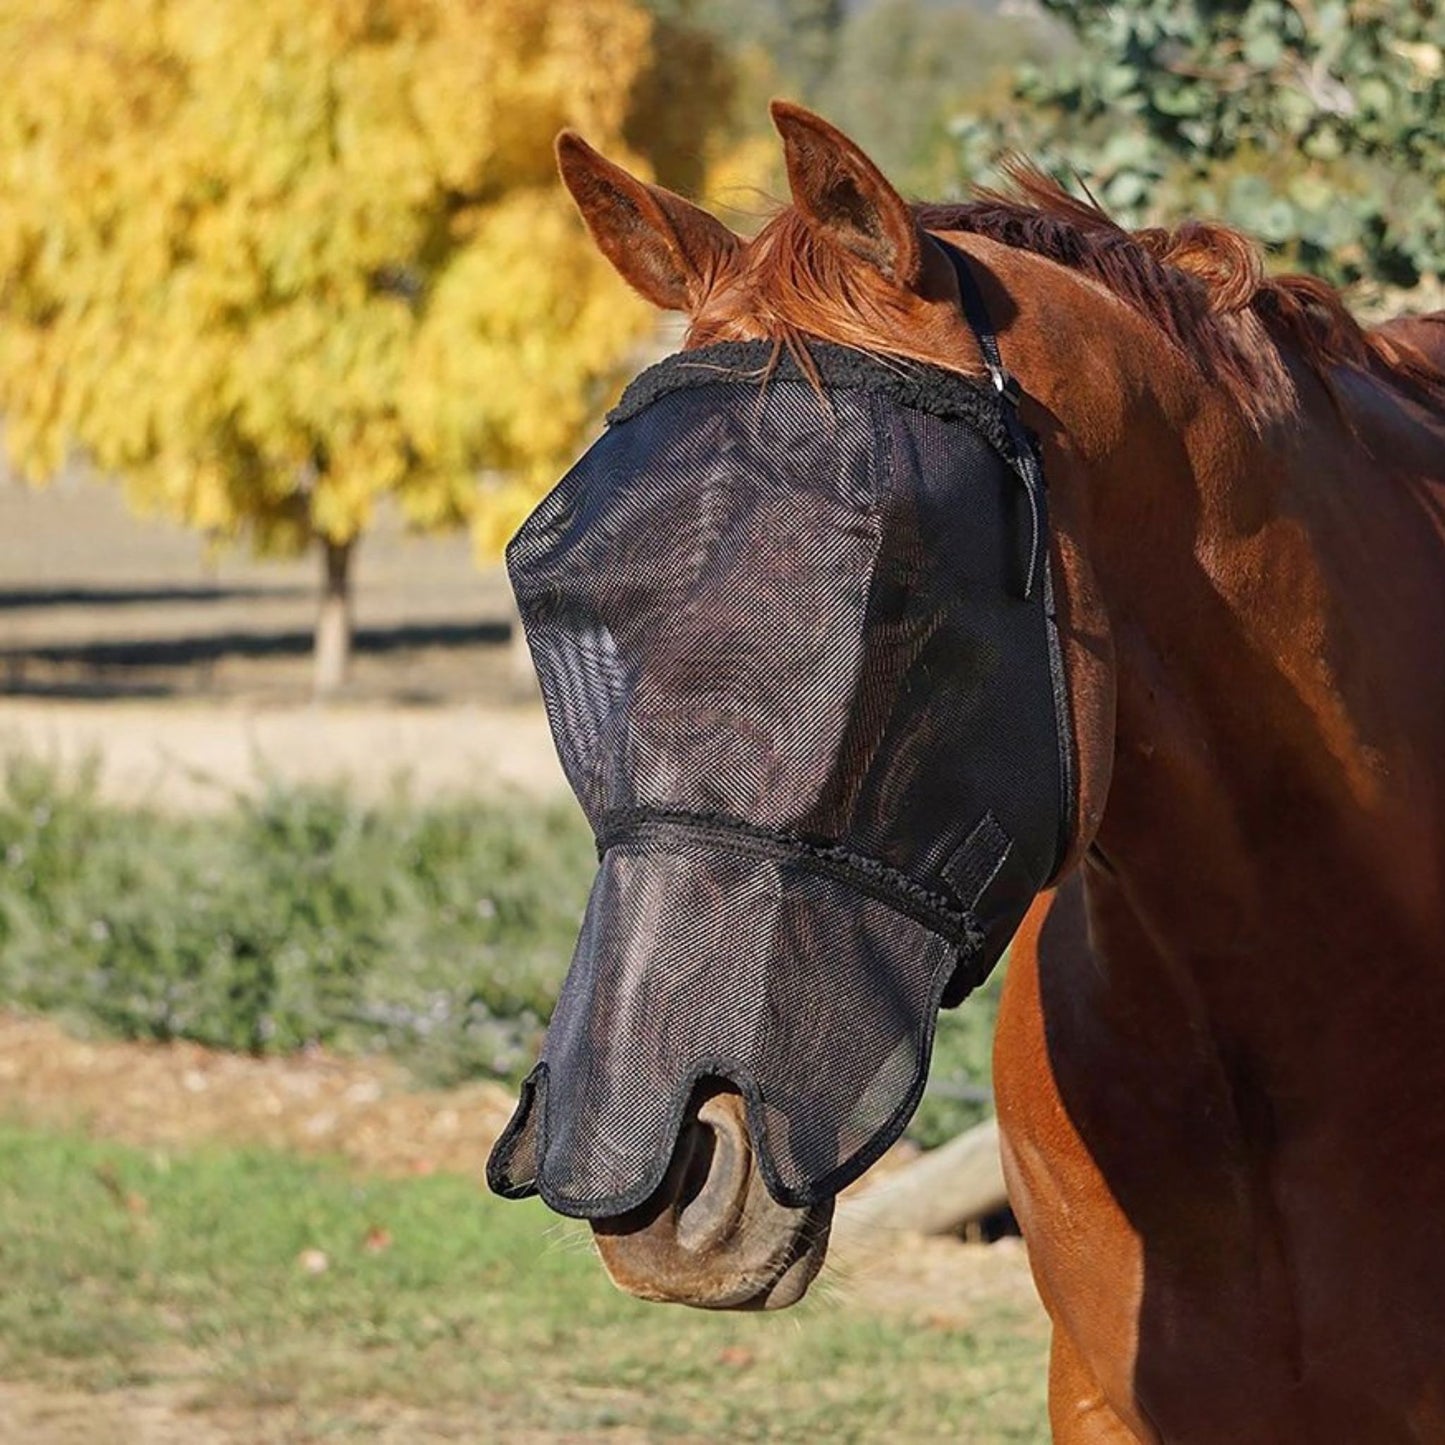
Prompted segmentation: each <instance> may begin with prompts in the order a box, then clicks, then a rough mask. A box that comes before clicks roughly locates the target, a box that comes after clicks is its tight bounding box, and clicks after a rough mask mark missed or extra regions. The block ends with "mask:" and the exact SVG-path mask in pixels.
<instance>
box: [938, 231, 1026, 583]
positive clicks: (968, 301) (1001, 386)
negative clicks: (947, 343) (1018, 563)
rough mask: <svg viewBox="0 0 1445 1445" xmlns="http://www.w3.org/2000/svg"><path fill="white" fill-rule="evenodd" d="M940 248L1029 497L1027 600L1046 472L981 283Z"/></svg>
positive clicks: (955, 254) (954, 254) (958, 255)
mask: <svg viewBox="0 0 1445 1445" xmlns="http://www.w3.org/2000/svg"><path fill="white" fill-rule="evenodd" d="M935 239H936V238H935ZM938 244H939V245H940V246H942V247H943V252H944V254H945V255H946V256H947V257H948V259H949V260H950V261H951V262H952V263H953V269H954V273H955V274H956V275H957V277H958V294H959V295H960V297H962V299H963V314H964V318H965V320H967V322H968V324H969V327H970V329H971V330H972V331H973V335H974V339H975V340H976V341H977V342H978V349H979V350H980V351H981V352H982V353H983V364H984V365H985V366H986V367H987V368H988V374H989V377H990V379H991V380H992V381H993V385H994V390H995V391H997V392H998V395H999V400H1000V402H1001V403H1002V406H1001V410H1002V412H1003V419H1004V426H1005V427H1006V428H1007V430H1008V436H1009V443H1010V444H1011V446H1012V447H1013V452H1014V465H1015V467H1016V468H1017V470H1018V474H1019V477H1020V479H1021V480H1022V481H1023V484H1024V492H1025V494H1026V495H1027V497H1028V503H1029V524H1030V528H1031V534H1030V537H1029V555H1028V563H1027V565H1026V567H1025V570H1024V596H1025V597H1032V596H1033V594H1034V586H1035V583H1036V582H1037V581H1038V576H1039V572H1040V570H1041V566H1040V563H1041V559H1040V557H1039V549H1040V547H1042V546H1046V545H1047V542H1046V541H1045V522H1044V505H1045V504H1044V472H1043V467H1042V465H1041V464H1040V462H1039V454H1038V450H1037V448H1036V447H1035V446H1034V439H1033V437H1032V436H1031V435H1030V434H1029V430H1028V428H1027V427H1026V426H1024V424H1023V419H1022V418H1021V417H1020V416H1019V398H1020V397H1021V396H1022V395H1023V391H1022V389H1021V388H1020V386H1019V384H1018V381H1017V380H1016V379H1015V378H1014V375H1013V373H1012V372H1010V371H1009V369H1008V367H1006V366H1005V365H1004V364H1003V353H1002V352H1001V351H1000V350H999V349H998V336H997V334H996V333H995V331H994V329H993V323H992V322H991V321H990V320H989V319H988V307H987V306H986V305H985V304H984V299H983V292H982V291H980V290H979V286H978V282H977V281H976V280H975V279H974V275H973V272H972V271H971V270H970V269H969V265H968V261H967V260H966V259H965V258H964V255H963V252H962V251H960V250H958V249H957V248H956V247H954V246H950V245H949V244H948V243H947V242H946V241H939V242H938ZM1042 570H1043V572H1044V577H1045V583H1044V585H1045V587H1047V586H1048V580H1047V579H1048V570H1047V568H1043V569H1042ZM1050 610H1052V608H1050Z"/></svg>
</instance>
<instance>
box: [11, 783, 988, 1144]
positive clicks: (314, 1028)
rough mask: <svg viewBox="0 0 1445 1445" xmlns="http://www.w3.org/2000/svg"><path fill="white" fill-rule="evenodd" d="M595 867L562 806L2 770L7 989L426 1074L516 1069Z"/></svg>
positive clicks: (960, 1044) (953, 1112)
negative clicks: (136, 798)
mask: <svg viewBox="0 0 1445 1445" xmlns="http://www.w3.org/2000/svg"><path fill="white" fill-rule="evenodd" d="M595 865H596V859H595V855H594V853H593V849H592V842H591V839H590V837H589V836H588V833H587V830H586V827H585V825H584V823H583V821H582V818H581V816H580V814H579V813H578V811H577V809H576V808H575V807H572V806H570V805H558V804H553V805H544V804H540V803H537V802H533V801H530V800H525V799H521V798H502V799H500V800H490V801H486V802H483V801H479V800H461V801H457V802H452V803H432V804H427V805H421V804H418V803H416V802H414V801H412V800H410V799H408V798H407V797H406V796H405V794H404V792H402V791H400V790H398V791H397V793H396V794H395V796H394V797H392V798H391V799H390V800H389V801H387V802H384V803H381V804H367V803H362V802H360V801H358V800H357V799H356V798H354V797H353V796H351V795H349V794H348V793H347V792H346V791H345V790H343V789H339V788H317V787H309V788H304V787H303V788H298V787H280V786H276V787H273V788H271V789H270V790H269V791H268V792H266V793H265V794H264V795H263V796H261V797H260V798H258V799H256V800H248V801H238V802H237V803H236V804H235V806H234V807H233V808H232V809H230V810H229V811H227V812H223V813H221V814H220V815H218V816H211V817H176V816H173V815H168V814H161V813H155V812H148V811H144V810H129V809H120V808H116V807H113V806H110V805H107V804H106V803H104V802H103V801H101V800H100V799H99V797H98V796H97V794H96V790H95V786H94V777H93V776H91V775H87V774H85V773H82V774H81V775H80V776H79V777H77V778H71V779H64V778H62V777H60V776H59V775H58V774H57V773H56V771H55V770H54V769H53V768H52V767H50V766H48V765H46V764H45V763H43V762H41V761H38V760H37V759H34V758H29V757H26V756H24V755H19V756H12V757H10V758H9V759H7V760H6V761H5V762H4V763H3V766H0V1006H5V1005H8V1006H11V1007H16V1006H18V1007H21V1008H26V1009H31V1010H36V1011H40V1012H45V1013H50V1014H55V1015H58V1016H60V1017H61V1018H63V1019H64V1020H66V1021H67V1022H68V1023H69V1024H70V1025H71V1026H73V1027H78V1028H81V1029H96V1030H100V1031H103V1032H105V1033H107V1034H111V1035H114V1036H117V1037H121V1038H142V1039H168V1038H188V1039H193V1040H196V1041H197V1042H199V1043H203V1044H208V1045H211V1046H213V1047H217V1048H225V1049H241V1050H246V1051H250V1052H253V1053H258V1054H260V1053H273V1052H276V1053H279V1052H286V1051H290V1050H294V1049H297V1048H301V1047H303V1046H305V1045H307V1044H311V1043H322V1044H326V1045H328V1046H330V1047H333V1048H337V1049H341V1050H346V1051H351V1052H386V1053H388V1054H391V1055H393V1056H395V1057H397V1058H399V1059H401V1060H402V1062H404V1063H405V1064H407V1065H408V1066H409V1067H410V1068H411V1069H412V1071H413V1072H414V1073H415V1074H416V1075H417V1076H418V1077H419V1078H420V1079H421V1080H423V1081H424V1082H427V1083H432V1084H447V1083H453V1082H458V1081H460V1080H464V1079H469V1078H477V1077H490V1078H497V1079H501V1080H504V1081H508V1082H513V1083H515V1082H516V1081H517V1080H518V1079H520V1077H521V1076H522V1074H524V1073H525V1072H526V1070H527V1069H528V1068H529V1067H530V1066H531V1063H532V1060H533V1058H534V1057H535V1053H536V1048H537V1044H538V1042H539V1040H540V1037H541V1034H542V1030H543V1027H544V1025H545V1022H546V1020H547V1018H548V1016H549V1014H550V1011H551V1007H552V1001H553V999H554V998H555V996H556V991H557V988H558V986H559V985H560V983H561V980H562V975H563V973H564V971H565V969H566V965H567V961H568V959H569V958H570V956H571V952H572V945H573V942H574V940H575V937H576V932H577V927H578V924H579V922H580V919H581V915H582V909H583V905H584V903H585V900H586V896H587V889H588V886H589V883H590V880H591V877H592V873H593V870H594V868H595ZM996 1000H997V991H996V988H995V987H993V986H990V987H988V988H985V989H984V990H982V991H981V992H980V993H979V994H978V995H977V996H975V998H973V999H970V1000H969V1002H968V1003H967V1004H966V1005H965V1006H964V1007H963V1008H961V1009H958V1010H956V1011H951V1012H949V1013H946V1014H944V1016H943V1018H942V1019H941V1021H940V1026H939V1032H938V1039H937V1043H936V1048H935V1058H934V1069H933V1078H932V1082H931V1084H930V1088H929V1092H928V1094H927V1095H926V1096H925V1099H924V1102H923V1105H922V1107H921V1108H920V1110H919V1112H918V1115H917V1117H916V1119H915V1121H914V1124H913V1126H912V1129H911V1132H912V1133H913V1136H914V1137H915V1138H916V1139H918V1140H919V1142H921V1143H924V1144H935V1143H938V1142H941V1141H942V1140H943V1139H946V1138H948V1137H949V1136H950V1135H951V1134H953V1133H956V1132H957V1131H958V1130H960V1129H962V1128H964V1127H966V1126H967V1125H969V1124H971V1123H974V1122H976V1121H977V1120H978V1119H980V1118H981V1117H983V1116H984V1115H985V1114H986V1113H987V1112H988V1111H989V1107H990V1105H989V1097H988V1088H987V1085H988V1080H989V1047H990V1038H991V1035H992V1031H993V1020H994V1015H995V1012H996V1008H997V1001H996Z"/></svg>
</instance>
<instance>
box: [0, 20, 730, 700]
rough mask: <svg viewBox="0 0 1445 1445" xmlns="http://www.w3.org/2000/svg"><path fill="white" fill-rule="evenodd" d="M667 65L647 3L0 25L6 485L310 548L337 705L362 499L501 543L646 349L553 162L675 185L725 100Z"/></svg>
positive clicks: (692, 175)
mask: <svg viewBox="0 0 1445 1445" xmlns="http://www.w3.org/2000/svg"><path fill="white" fill-rule="evenodd" d="M667 49H668V47H667V45H665V44H664V43H663V37H661V36H660V35H659V33H658V26H657V22H655V21H654V20H653V19H651V18H650V17H649V16H648V15H647V13H646V12H645V11H644V10H642V9H641V8H640V6H639V4H638V3H636V0H305V3H297V0H0V95H3V96H4V101H3V103H0V411H3V414H4V418H5V430H6V440H7V443H8V447H9V450H10V452H11V456H12V460H13V461H14V463H15V464H16V465H17V466H18V467H19V469H20V470H21V471H22V473H23V474H25V475H26V476H28V477H30V478H31V479H32V480H36V481H43V480H44V479H45V478H46V477H47V476H49V475H51V474H52V473H53V472H54V471H55V470H56V469H57V468H58V467H59V466H60V465H61V463H62V462H63V460H64V458H65V456H66V455H67V453H68V452H69V451H70V450H71V449H78V450H80V451H81V452H83V453H85V454H86V455H88V456H90V457H91V458H93V460H94V462H95V463H96V465H97V466H98V467H99V468H100V469H101V470H102V471H105V472H108V473H112V474H114V475H116V476H118V477H120V478H122V479H123V481H124V484H125V486H126V489H127V492H128V495H129V497H130V499H131V501H132V502H133V504H134V505H136V506H138V507H141V508H147V509H152V510H160V511H165V512H168V513H170V514H172V515H175V516H177V517H179V518H181V519H182V520H184V521H185V522H187V523H189V524H191V525H192V526H195V527H197V528H199V529H201V530H202V531H204V532H205V533H207V534H208V535H210V536H212V537H214V538H216V539H219V540H228V539H232V538H237V537H241V536H248V537H249V538H250V539H251V540H252V541H253V542H254V543H255V544H256V545H257V546H258V547H260V548H261V549H262V550H264V551H295V550H298V549H300V548H303V547H306V546H308V545H311V544H313V543H315V544H317V545H318V547H319V550H320V552H321V554H322V557H323V579H324V589H325V590H324V594H323V596H324V601H323V606H322V612H321V623H320V624H319V626H318V632H317V683H318V689H319V690H321V691H328V690H330V689H332V688H334V687H335V685H336V684H337V683H338V682H339V680H340V678H341V676H342V673H343V671H344V668H345V662H346V654H347V650H348V647H349V639H350V622H349V575H350V560H351V557H352V553H353V548H354V543H355V540H356V538H357V537H358V536H359V535H360V534H361V533H362V532H363V531H364V530H365V528H366V526H367V524H368V522H369V521H370V519H371V516H372V513H373V510H374V508H375V506H376V504H377V501H378V499H379V498H381V497H382V496H383V495H387V494H390V495H393V496H395V497H396V498H397V500H398V502H399V503H400V505H401V507H402V508H403V510H404V512H405V514H406V516H407V517H408V519H409V520H410V521H411V522H412V523H413V524H415V525H417V526H419V527H423V528H437V527H446V526H455V525H461V524H463V523H467V522H470V523H471V524H472V525H473V526H475V527H476V528H477V529H478V531H479V534H480V535H481V537H482V538H483V541H484V543H486V542H490V544H491V545H492V546H496V545H499V543H500V541H502V540H504V539H505V537H506V536H507V535H508V534H509V533H510V531H511V530H512V528H513V526H514V525H515V524H516V522H517V521H519V520H520V519H521V517H522V516H523V515H524V514H525V512H526V511H527V510H528V508H529V507H530V506H531V504H532V503H533V501H534V500H535V498H536V496H537V495H538V490H539V488H540V487H541V486H542V485H543V483H544V482H545V481H546V480H547V479H549V478H550V477H552V476H553V475H554V474H555V473H556V471H557V470H558V468H559V467H560V466H561V465H563V464H564V463H565V461H566V459H567V457H568V455H569V454H570V453H571V452H572V451H573V450H574V449H575V447H576V446H577V444H578V441H579V439H580V437H581V436H582V434H583V432H584V431H585V428H586V427H587V425H588V423H589V421H590V419H591V418H592V416H594V415H595V413H596V410H597V408H598V406H599V404H600V403H601V401H602V400H604V399H605V397H606V395H607V394H608V393H609V392H610V390H611V389H612V388H613V387H614V386H615V384H616V381H617V378H618V375H619V373H620V371H621V370H622V369H623V368H624V367H625V365H626V362H627V358H628V355H629V353H630V352H631V351H632V350H633V349H634V347H635V345H636V343H637V341H638V339H639V337H640V336H642V335H643V334H644V333H645V330H646V328H647V327H648V326H649V324H650V321H649V317H648V314H647V312H646V311H645V309H644V308H643V307H642V306H641V305H640V304H638V303H634V302H633V301H632V300H631V299H630V298H629V297H628V296H627V294H626V293H625V292H624V290H623V288H621V287H619V286H618V285H617V283H616V279H615V277H614V276H613V275H612V273H611V271H610V269H608V268H607V267H606V265H605V263H603V262H602V261H601V260H600V259H599V258H598V256H597V254H596V252H595V250H594V248H593V247H592V246H591V245H590V244H588V243H587V242H586V240H585V236H584V233H583V231H582V229H581V226H580V224H579V222H578V221H577V220H576V218H575V217H574V215H573V213H572V211H571V207H570V205H569V204H568V203H567V202H566V199H565V197H564V195H563V193H562V191H561V188H560V186H559V185H558V184H557V182H556V178H555V170H554V167H553V160H552V150H551V146H552V138H553V136H554V135H555V134H556V132H557V130H558V129H559V128H560V127H562V126H564V125H574V126H576V127H578V128H579V129H581V130H583V131H584V132H585V133H586V134H587V135H588V136H589V138H591V139H592V140H594V141H595V142H597V143H599V144H601V145H603V146H604V147H606V148H607V149H608V150H609V151H610V152H611V153H612V154H614V155H618V156H619V157H621V158H622V159H623V160H624V161H626V162H628V163H629V164H631V165H633V166H634V167H638V168H641V169H642V170H644V171H646V170H648V169H649V168H650V169H651V170H652V171H653V173H654V174H657V175H658V176H659V178H660V179H662V180H664V181H666V182H668V183H671V184H674V185H678V184H681V185H687V184H690V183H691V184H695V183H696V182H697V180H698V179H699V172H698V170H697V167H698V165H699V164H700V162H701V158H702V157H703V156H704V155H705V154H706V146H707V133H708V129H709V124H710V122H711V121H712V120H713V119H714V118H715V117H718V116H720V115H721V113H722V111H723V110H724V108H725V103H726V93H727V77H726V73H725V70H724V67H723V65H722V63H721V61H720V59H719V57H718V56H717V54H716V52H715V51H713V50H712V49H710V48H709V47H708V46H707V44H706V43H705V42H700V41H699V40H698V38H697V37H693V38H692V43H691V47H690V50H689V60H690V62H691V64H692V65H693V66H694V67H697V66H699V65H700V66H701V69H695V70H694V74H693V80H694V81H695V82H696V83H695V84H693V85H691V86H688V87H680V86H678V85H677V84H675V83H671V81H670V77H669V73H668V72H667V69H666V67H667V57H666V51H667ZM683 106H685V107H686V115H685V116H683V115H682V114H679V113H676V112H680V111H681V108H682V107H683Z"/></svg>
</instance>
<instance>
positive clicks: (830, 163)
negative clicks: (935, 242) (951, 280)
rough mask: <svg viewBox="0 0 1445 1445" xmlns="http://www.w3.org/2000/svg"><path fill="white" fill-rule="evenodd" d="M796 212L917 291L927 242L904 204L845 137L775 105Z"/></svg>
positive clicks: (805, 114)
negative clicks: (925, 242) (924, 243)
mask: <svg viewBox="0 0 1445 1445" xmlns="http://www.w3.org/2000/svg"><path fill="white" fill-rule="evenodd" d="M771 111H772V116H773V124H774V125H775V126H776V127H777V128H778V134H779V135H780V136H782V138H783V154H784V156H785V157H786V159H787V163H788V184H789V186H790V187H791V188H792V192H793V204H794V205H795V206H796V207H797V208H798V210H800V211H801V212H802V213H803V215H805V216H806V217H807V218H808V219H809V220H810V221H812V222H813V223H814V224H815V225H816V226H818V227H820V228H821V229H822V230H823V231H825V232H826V233H827V234H828V235H829V236H831V237H832V238H833V240H835V241H836V242H837V243H838V244H839V245H840V246H842V247H843V248H844V249H845V250H848V251H851V252H853V254H854V255H855V256H861V257H862V258H863V259H864V260H865V261H867V262H869V263H870V264H871V265H873V266H875V267H876V268H877V269H878V270H879V271H881V272H882V273H883V275H884V276H886V277H887V278H888V279H889V280H890V281H893V282H896V283H897V284H898V285H899V286H902V287H905V288H907V289H909V290H912V289H914V288H916V287H917V285H918V283H919V280H920V279H921V277H922V274H923V237H922V234H921V232H920V231H919V229H918V224H917V222H916V221H915V220H914V219H913V212H912V211H910V210H909V209H908V204H907V202H906V201H904V199H903V197H902V196H900V195H899V194H898V192H897V191H895V190H894V189H893V187H892V186H891V185H889V184H888V182H887V181H886V180H885V179H884V176H883V172H882V171H880V170H879V169H878V167H877V166H875V165H874V164H873V162H872V161H870V160H869V159H868V157H867V156H865V155H864V154H863V152H862V151H861V150H859V149H858V147H857V146H856V145H854V144H853V142H852V141H851V140H849V139H848V137H847V136H845V135H844V134H843V132H842V131H840V130H838V129H837V128H836V127H834V126H831V125H829V124H828V122H827V121H825V120H824V119H822V117H821V116H816V115H814V114H813V113H812V111H809V110H804V109H803V107H802V106H800V105H794V104H792V102H791V101H786V100H775V101H774V102H773V103H772V106H771Z"/></svg>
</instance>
